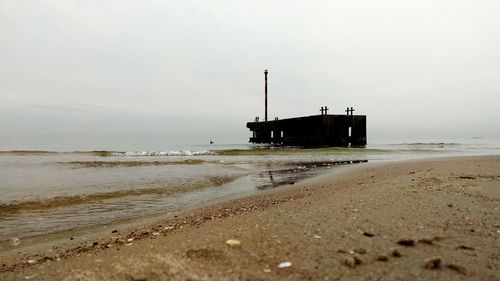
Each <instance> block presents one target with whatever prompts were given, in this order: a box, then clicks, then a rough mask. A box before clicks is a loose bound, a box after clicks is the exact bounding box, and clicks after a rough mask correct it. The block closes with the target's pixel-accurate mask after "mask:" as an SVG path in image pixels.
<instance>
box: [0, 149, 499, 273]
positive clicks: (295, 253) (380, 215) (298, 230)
mask: <svg viewBox="0 0 500 281" xmlns="http://www.w3.org/2000/svg"><path fill="white" fill-rule="evenodd" d="M344 170H345V172H342V173H336V174H335V175H332V176H327V177H322V178H321V179H318V180H316V181H315V182H308V183H304V184H296V185H293V186H292V185H289V186H285V187H282V188H277V189H274V190H271V191H269V192H266V193H264V194H262V195H259V196H253V197H249V198H245V199H240V200H233V201H230V202H225V203H218V204H216V205H213V206H208V207H204V208H200V209H197V210H194V211H189V212H186V213H183V214H178V215H176V216H175V217H172V216H173V215H172V216H168V217H167V218H159V219H156V220H155V221H148V222H146V221H143V223H141V226H128V227H124V226H123V225H108V226H105V227H101V228H99V229H96V231H95V232H94V235H93V236H92V235H87V236H86V239H82V240H78V239H75V240H71V241H69V237H66V238H65V237H62V236H61V235H69V233H64V234H60V235H59V236H57V238H44V239H45V241H44V242H43V243H39V244H37V246H31V247H24V248H23V246H22V245H24V244H21V245H19V246H17V247H13V248H12V249H4V250H3V251H2V253H1V254H0V280H30V279H31V280H276V279H286V280H500V273H499V272H500V241H499V238H500V210H499V208H500V204H499V202H500V156H488V157H462V158H448V159H432V160H418V161H406V162H393V163H384V164H373V163H368V164H360V165H357V166H353V167H349V168H348V169H344ZM115 229H116V231H115ZM53 237H56V236H53ZM229 239H232V240H236V241H232V243H230V244H231V245H232V246H231V245H228V244H227V240H229ZM42 240H43V239H42ZM61 241H67V242H61ZM22 242H23V243H24V241H22ZM237 242H239V243H240V245H235V244H238V243H237ZM280 264H281V265H282V266H284V267H283V268H279V265H280ZM288 265H289V266H288ZM287 266H288V267H287Z"/></svg>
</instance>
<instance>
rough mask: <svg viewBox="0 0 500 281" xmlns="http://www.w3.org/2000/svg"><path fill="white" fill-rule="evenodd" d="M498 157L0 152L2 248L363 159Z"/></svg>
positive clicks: (333, 151)
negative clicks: (12, 242)
mask: <svg viewBox="0 0 500 281" xmlns="http://www.w3.org/2000/svg"><path fill="white" fill-rule="evenodd" d="M492 154H494V155H497V154H500V142H498V141H495V140H484V139H468V140H460V141H446V142H443V141H431V142H429V141H418V140H417V141H410V142H385V141H380V142H375V143H374V144H371V145H369V146H368V147H366V148H317V149H299V148H269V147H259V146H249V145H245V144H241V145H239V144H236V145H199V146H178V147H173V148H172V149H168V150H158V151H133V150H131V151H20V150H6V151H0V241H6V240H9V239H12V238H14V237H17V238H23V237H28V236H36V235H43V234H46V233H53V232H58V231H63V230H68V229H74V228H81V227H85V226H92V225H98V224H107V223H111V222H116V221H121V220H126V219H131V218H139V217H144V216H151V215H157V214H163V213H170V212H176V211H182V210H184V209H186V208H192V207H196V206H199V205H202V204H205V203H210V202H214V201H216V200H222V199H225V198H238V197H243V196H247V195H251V194H256V193H259V192H261V191H262V190H266V189H270V188H274V187H277V186H282V185H290V184H295V183H297V182H300V181H302V180H305V179H308V178H311V177H314V176H316V175H319V174H324V173H330V172H332V171H335V169H336V168H337V167H338V166H339V165H345V164H355V163H359V162H366V161H393V160H400V159H414V158H428V157H444V156H459V155H492Z"/></svg>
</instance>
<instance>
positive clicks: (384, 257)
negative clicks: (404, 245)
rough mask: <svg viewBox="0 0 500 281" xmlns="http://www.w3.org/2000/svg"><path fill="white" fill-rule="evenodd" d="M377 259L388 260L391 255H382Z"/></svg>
mask: <svg viewBox="0 0 500 281" xmlns="http://www.w3.org/2000/svg"><path fill="white" fill-rule="evenodd" d="M376 260H377V261H388V260H389V257H388V256H386V255H380V256H378V257H377V258H376Z"/></svg>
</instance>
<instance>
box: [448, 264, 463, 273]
mask: <svg viewBox="0 0 500 281" xmlns="http://www.w3.org/2000/svg"><path fill="white" fill-rule="evenodd" d="M446 267H448V269H451V270H454V271H456V272H458V273H460V274H463V275H467V269H465V267H463V266H461V265H458V264H454V263H450V264H448V265H447V266H446Z"/></svg>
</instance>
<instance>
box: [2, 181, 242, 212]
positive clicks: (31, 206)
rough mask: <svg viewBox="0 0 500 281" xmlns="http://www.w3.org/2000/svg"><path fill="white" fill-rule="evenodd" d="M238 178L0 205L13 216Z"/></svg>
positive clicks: (179, 190)
mask: <svg viewBox="0 0 500 281" xmlns="http://www.w3.org/2000/svg"><path fill="white" fill-rule="evenodd" d="M236 178H237V176H232V177H230V176H213V177H207V178H202V179H197V180H194V181H191V182H187V183H183V184H179V185H170V186H167V187H158V188H140V189H128V190H116V191H110V192H104V193H92V194H86V195H73V196H56V197H52V198H45V199H39V200H31V201H14V202H9V203H3V204H0V214H12V213H18V212H25V211H38V210H47V209H54V208H59V207H69V206H72V205H77V204H91V203H96V202H99V201H102V200H110V199H118V198H123V197H129V196H139V195H162V196H166V195H167V196H168V195H173V194H179V193H185V192H191V191H195V190H199V189H203V188H207V187H216V186H221V185H223V184H225V183H228V182H231V181H233V180H235V179H236Z"/></svg>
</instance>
